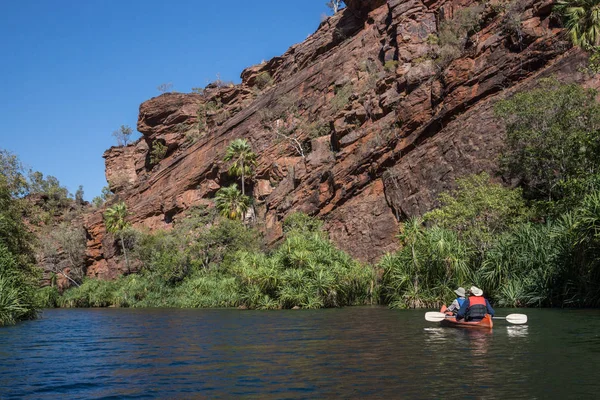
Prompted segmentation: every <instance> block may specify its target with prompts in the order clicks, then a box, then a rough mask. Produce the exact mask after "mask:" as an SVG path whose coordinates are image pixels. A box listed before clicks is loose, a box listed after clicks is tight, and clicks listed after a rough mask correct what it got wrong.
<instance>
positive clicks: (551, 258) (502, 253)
mask: <svg viewBox="0 0 600 400" xmlns="http://www.w3.org/2000/svg"><path fill="white" fill-rule="evenodd" d="M561 250H562V247H561V245H560V240H559V238H558V237H557V235H556V229H555V227H553V226H551V225H532V224H523V225H520V226H518V227H516V228H514V229H513V230H511V231H510V232H507V233H505V234H503V235H501V236H499V237H498V240H497V242H496V243H495V244H494V245H493V246H492V248H491V249H490V250H489V251H488V252H487V254H486V256H485V259H484V261H483V265H482V268H481V269H480V270H479V271H478V276H477V282H478V284H479V285H480V286H481V287H482V288H483V289H484V291H487V292H490V293H496V295H495V298H496V300H497V302H498V305H500V306H502V307H522V306H539V305H551V302H552V300H553V298H554V296H555V294H554V293H553V290H557V289H558V290H559V289H560V288H559V287H557V286H556V283H557V282H555V280H556V279H557V276H558V274H559V273H560V268H561V267H560V256H561ZM558 290H557V291H558Z"/></svg>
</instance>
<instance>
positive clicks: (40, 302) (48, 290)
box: [34, 286, 60, 308]
mask: <svg viewBox="0 0 600 400" xmlns="http://www.w3.org/2000/svg"><path fill="white" fill-rule="evenodd" d="M59 299H60V293H59V292H58V289H57V288H56V287H54V286H45V287H43V288H41V289H38V290H36V291H35V294H34V303H35V304H36V307H37V308H55V307H58V302H59Z"/></svg>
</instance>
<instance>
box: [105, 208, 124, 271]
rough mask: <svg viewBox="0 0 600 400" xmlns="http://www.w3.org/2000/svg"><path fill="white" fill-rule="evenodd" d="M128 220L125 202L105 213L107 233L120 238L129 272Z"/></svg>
mask: <svg viewBox="0 0 600 400" xmlns="http://www.w3.org/2000/svg"><path fill="white" fill-rule="evenodd" d="M126 218H127V205H126V204H125V203H124V202H121V203H118V204H115V205H114V206H113V207H110V208H109V209H107V210H106V211H105V212H104V225H105V226H106V231H107V232H108V233H111V234H113V235H116V236H118V237H119V239H120V241H121V248H122V249H123V255H124V256H125V264H126V265H127V271H129V260H128V259H127V249H126V248H125V241H124V238H123V236H124V231H125V229H126V228H127V227H128V226H129V223H128V222H127V221H126Z"/></svg>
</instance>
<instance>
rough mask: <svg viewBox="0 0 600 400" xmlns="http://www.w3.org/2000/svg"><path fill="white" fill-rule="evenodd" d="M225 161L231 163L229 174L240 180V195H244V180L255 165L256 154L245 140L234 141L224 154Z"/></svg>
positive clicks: (250, 173)
mask: <svg viewBox="0 0 600 400" xmlns="http://www.w3.org/2000/svg"><path fill="white" fill-rule="evenodd" d="M225 161H233V162H232V163H231V166H230V167H229V174H230V175H232V176H238V177H241V178H242V194H243V195H245V194H246V191H245V190H246V189H245V187H246V185H245V182H244V178H246V177H250V176H251V175H252V171H253V168H254V166H255V165H256V154H255V153H254V152H253V151H252V147H250V144H249V143H248V141H247V140H246V139H236V140H234V141H233V142H231V143H230V144H229V147H227V152H226V153H225Z"/></svg>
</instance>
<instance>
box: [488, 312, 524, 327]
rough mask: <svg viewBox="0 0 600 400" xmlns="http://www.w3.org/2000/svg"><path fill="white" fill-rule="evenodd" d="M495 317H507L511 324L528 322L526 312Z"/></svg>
mask: <svg viewBox="0 0 600 400" xmlns="http://www.w3.org/2000/svg"><path fill="white" fill-rule="evenodd" d="M492 318H493V319H505V320H507V321H508V322H510V323H511V324H517V325H520V324H526V323H527V315H525V314H508V315H507V316H506V317H492Z"/></svg>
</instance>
